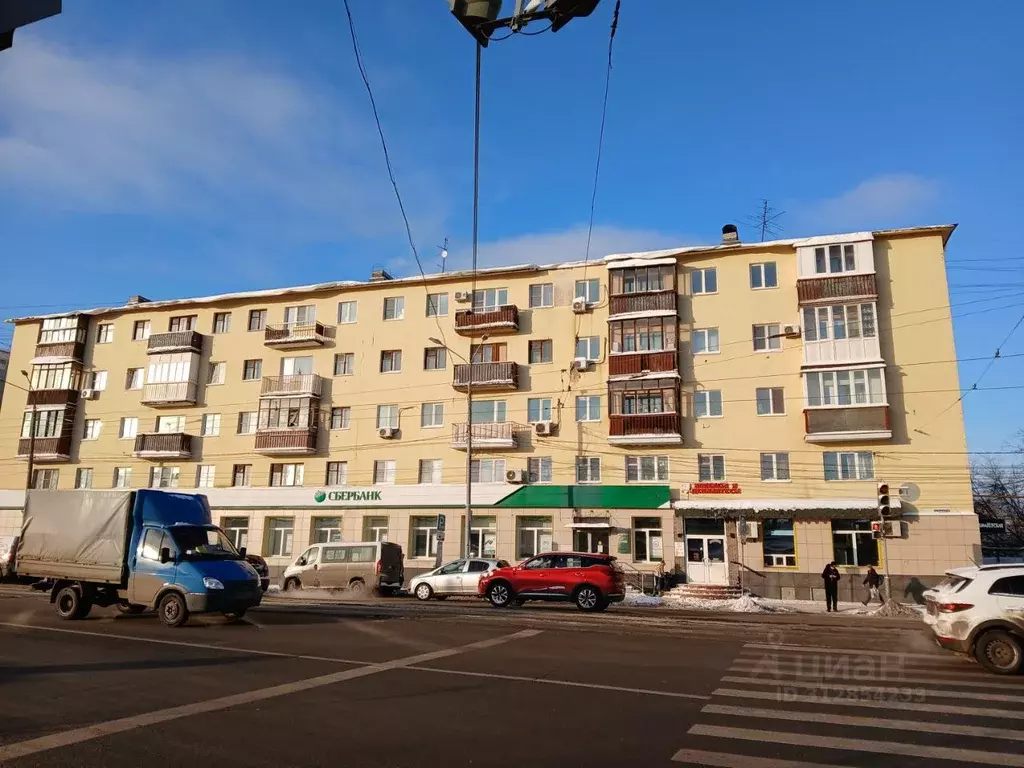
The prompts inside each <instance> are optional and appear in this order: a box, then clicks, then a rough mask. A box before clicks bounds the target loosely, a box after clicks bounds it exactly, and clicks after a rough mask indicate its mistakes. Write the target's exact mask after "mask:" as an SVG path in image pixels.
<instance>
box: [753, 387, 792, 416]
mask: <svg viewBox="0 0 1024 768" xmlns="http://www.w3.org/2000/svg"><path fill="white" fill-rule="evenodd" d="M754 399H755V400H756V402H757V415H758V416H781V415H783V414H785V413H786V391H785V390H784V389H783V388H782V387H757V388H756V389H755V390H754Z"/></svg>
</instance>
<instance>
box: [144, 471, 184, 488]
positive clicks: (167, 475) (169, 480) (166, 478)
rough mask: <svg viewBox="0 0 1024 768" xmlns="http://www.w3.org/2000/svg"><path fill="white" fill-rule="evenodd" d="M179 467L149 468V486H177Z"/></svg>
mask: <svg viewBox="0 0 1024 768" xmlns="http://www.w3.org/2000/svg"><path fill="white" fill-rule="evenodd" d="M180 474H181V468H180V467H153V468H152V469H150V470H149V487H150V488H177V487H178V475H180Z"/></svg>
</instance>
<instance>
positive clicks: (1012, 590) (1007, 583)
mask: <svg viewBox="0 0 1024 768" xmlns="http://www.w3.org/2000/svg"><path fill="white" fill-rule="evenodd" d="M988 593H989V594H990V595H1005V596H1010V597H1024V576H1004V577H1003V578H1001V579H996V581H995V582H994V583H993V584H992V586H991V587H989V590H988Z"/></svg>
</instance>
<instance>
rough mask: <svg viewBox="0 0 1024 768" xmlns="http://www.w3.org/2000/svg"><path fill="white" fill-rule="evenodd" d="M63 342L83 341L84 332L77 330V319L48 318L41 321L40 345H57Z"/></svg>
mask: <svg viewBox="0 0 1024 768" xmlns="http://www.w3.org/2000/svg"><path fill="white" fill-rule="evenodd" d="M64 341H85V332H84V330H79V328H78V317H77V316H75V315H71V316H69V317H49V318H47V319H46V320H43V326H42V328H41V329H40V331H39V343H40V344H57V343H60V342H64Z"/></svg>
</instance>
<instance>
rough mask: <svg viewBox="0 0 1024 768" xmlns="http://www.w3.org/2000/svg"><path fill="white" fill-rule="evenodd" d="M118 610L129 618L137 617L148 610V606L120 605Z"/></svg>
mask: <svg viewBox="0 0 1024 768" xmlns="http://www.w3.org/2000/svg"><path fill="white" fill-rule="evenodd" d="M117 610H119V611H120V612H121V613H124V614H127V615H128V616H137V615H139V614H140V613H142V612H143V611H145V610H146V606H144V605H139V604H138V603H118V604H117Z"/></svg>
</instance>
